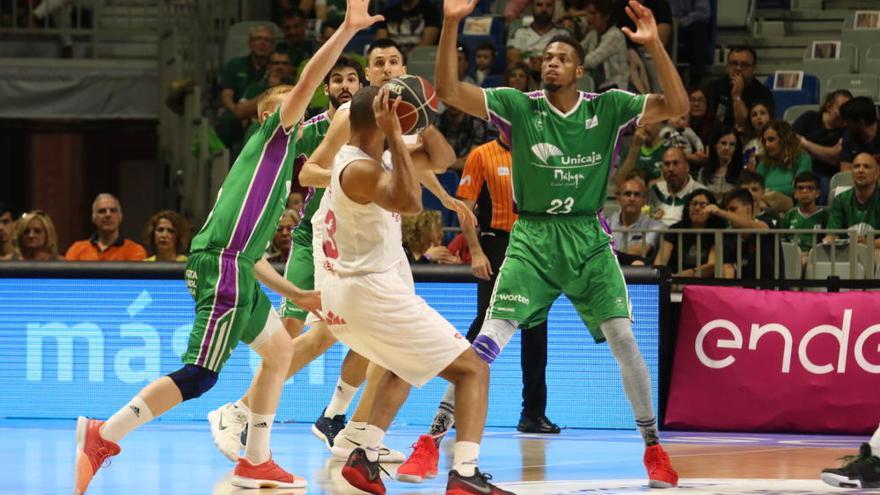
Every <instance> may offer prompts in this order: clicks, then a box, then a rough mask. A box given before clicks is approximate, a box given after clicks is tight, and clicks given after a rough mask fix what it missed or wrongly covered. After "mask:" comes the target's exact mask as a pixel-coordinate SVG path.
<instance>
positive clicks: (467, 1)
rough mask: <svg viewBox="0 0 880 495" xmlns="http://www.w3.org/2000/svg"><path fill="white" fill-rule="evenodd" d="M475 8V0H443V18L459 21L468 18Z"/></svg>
mask: <svg viewBox="0 0 880 495" xmlns="http://www.w3.org/2000/svg"><path fill="white" fill-rule="evenodd" d="M476 6H477V0H443V16H444V17H446V18H448V19H452V20H456V21H460V20H461V19H464V18H465V17H467V16H469V15H470V13H471V12H473V11H474V7H476Z"/></svg>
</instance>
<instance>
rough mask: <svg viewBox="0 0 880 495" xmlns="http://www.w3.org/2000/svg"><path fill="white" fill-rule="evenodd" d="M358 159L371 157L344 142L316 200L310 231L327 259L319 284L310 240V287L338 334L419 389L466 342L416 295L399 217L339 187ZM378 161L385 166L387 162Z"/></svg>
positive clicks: (331, 328)
mask: <svg viewBox="0 0 880 495" xmlns="http://www.w3.org/2000/svg"><path fill="white" fill-rule="evenodd" d="M357 160H370V161H373V159H372V158H371V157H370V156H369V155H367V154H366V153H364V152H363V151H361V150H360V149H358V148H355V147H353V146H348V145H346V146H343V147H342V149H341V150H340V151H339V153H338V154H337V155H336V160H335V162H334V164H333V171H332V176H331V181H330V187H329V188H328V189H327V192H326V193H325V194H324V198H322V203H323V200H327V207H328V209H327V211H326V215H322V216H324V217H325V218H324V223H323V225H320V226H319V225H315V229H314V232H315V233H316V234H317V232H318V230H319V229H320V230H321V234H320V238H321V239H322V241H323V243H322V244H323V247H322V254H323V255H324V256H325V257H326V262H324V263H323V266H322V269H323V270H324V271H325V273H324V275H323V276H322V278H323V280H322V282H321V285H319V283H318V273H317V271H318V253H317V249H318V248H317V246H316V252H315V263H316V265H315V286H316V287H320V288H321V302H322V306H323V314H324V318H325V319H326V320H327V323H328V324H329V326H330V331H331V332H332V333H333V335H334V336H335V337H336V338H337V339H339V340H340V341H342V342H343V343H344V344H346V345H347V346H349V347H351V348H352V349H353V350H354V351H355V352H357V353H358V354H360V355H362V356H364V357H365V358H367V359H369V360H370V361H373V362H375V363H377V364H379V365H380V366H382V367H384V368H385V369H387V370H390V371H392V372H393V373H395V374H396V375H397V376H399V377H400V378H402V379H403V380H405V381H407V382H408V383H411V384H412V385H415V386H417V387H420V386H422V385H424V384H425V383H427V382H428V381H429V380H431V379H432V378H434V377H435V376H437V374H438V373H440V372H441V371H443V370H444V369H446V367H448V366H449V365H450V364H451V363H452V362H453V361H454V360H455V359H456V358H457V357H458V356H460V355H461V354H462V353H463V352H465V351H466V350H467V348H468V347H470V344H469V343H468V341H467V340H465V338H464V337H463V336H462V335H461V334H460V333H459V332H458V330H456V329H455V327H453V326H452V325H451V324H450V323H449V322H448V321H446V319H444V318H443V317H442V316H440V314H439V313H437V311H435V310H434V309H433V308H431V307H430V306H428V304H427V303H426V302H425V301H424V299H422V298H421V297H419V296H417V295H416V293H415V285H414V284H413V278H412V272H411V271H410V268H409V263H408V262H407V261H406V255H405V254H404V252H403V243H402V239H401V230H400V215H398V214H396V213H392V212H390V211H388V210H385V209H383V208H381V207H379V206H378V205H376V204H375V203H369V204H360V203H357V202H355V201H352V200H351V199H350V198H349V197H348V196H346V194H345V192H344V191H343V190H342V187H341V186H340V182H339V178H340V176H341V174H342V171H343V170H344V169H345V167H346V166H348V165H349V164H350V163H351V162H353V161H357ZM384 161H385V163H383V166H384V167H385V168H386V169H390V167H391V166H390V163H389V162H390V160H387V159H385V160H384ZM322 206H323V205H322ZM319 213H320V210H319ZM315 217H316V218H317V217H318V213H316V215H315ZM315 237H316V238H317V237H319V236H318V235H316V236H315ZM348 322H351V325H349V324H348Z"/></svg>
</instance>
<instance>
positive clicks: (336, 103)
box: [327, 91, 351, 108]
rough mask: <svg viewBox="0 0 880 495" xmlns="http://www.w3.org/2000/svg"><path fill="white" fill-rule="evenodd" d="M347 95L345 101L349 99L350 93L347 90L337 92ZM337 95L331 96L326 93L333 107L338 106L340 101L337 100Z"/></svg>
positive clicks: (340, 94)
mask: <svg viewBox="0 0 880 495" xmlns="http://www.w3.org/2000/svg"><path fill="white" fill-rule="evenodd" d="M342 95H348V99H347V100H345V101H351V93H349V92H348V91H343V92H341V93H339V96H342ZM339 96H333V95H332V94H328V95H327V99H328V100H330V104H331V105H333V108H339V106H340V105H342V103H340V102H339Z"/></svg>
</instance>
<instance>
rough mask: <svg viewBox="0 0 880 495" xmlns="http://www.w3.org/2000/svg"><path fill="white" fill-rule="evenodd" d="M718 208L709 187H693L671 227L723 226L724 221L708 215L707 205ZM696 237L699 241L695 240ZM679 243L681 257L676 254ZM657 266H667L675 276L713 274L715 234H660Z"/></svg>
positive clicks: (705, 227) (725, 225)
mask: <svg viewBox="0 0 880 495" xmlns="http://www.w3.org/2000/svg"><path fill="white" fill-rule="evenodd" d="M710 206H714V207H716V208H717V203H716V202H715V196H714V195H713V194H712V192H711V191H709V190H708V189H695V190H693V191H692V192H691V193H690V194H688V195H687V197H685V198H684V207H683V208H684V211H683V215H682V219H681V220H680V221H678V222H676V223H674V224H672V226H671V228H673V229H723V228H725V227H727V223H726V222H725V221H724V220H722V219H721V218H719V217H717V216H714V215H710V214H709V212H708V211H707V208H708V207H710ZM698 239H699V242H698ZM679 244H680V245H681V248H680V250H681V253H682V257H681V258H679V256H678V253H679ZM654 264H655V265H656V266H668V267H669V271H670V272H672V273H673V274H675V276H677V277H712V276H713V274H714V272H715V235H714V234H711V233H706V234H673V233H669V234H666V235H664V236H663V242H662V244H661V246H660V251H659V253H658V254H657V259H656V260H655V261H654Z"/></svg>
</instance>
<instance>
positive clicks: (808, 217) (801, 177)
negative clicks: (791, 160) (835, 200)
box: [779, 172, 828, 266]
mask: <svg viewBox="0 0 880 495" xmlns="http://www.w3.org/2000/svg"><path fill="white" fill-rule="evenodd" d="M819 189H820V185H819V177H818V176H816V174H814V173H812V172H801V173H799V174H798V175H797V176H796V177H795V178H794V197H795V199H796V200H797V207H795V208H792V209H790V210H788V211H787V212H786V213H785V215H783V217H782V220H780V221H779V228H780V229H823V228H825V224H827V223H828V211H827V210H825V209H824V208H822V207H820V206H817V205H816V200H818V199H819ZM784 239H785V240H786V241H791V236H786V237H785V238H784ZM818 240H819V237H818V236H817V235H814V234H812V235H811V234H799V235H797V241H796V242H797V243H798V246H799V247H800V248H801V253H802V254H803V259H802V260H801V264H802V265H803V266H806V261H807V256H808V255H809V253H810V249H812V248H813V246H814V245H815V244H816V242H817V241H818Z"/></svg>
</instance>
